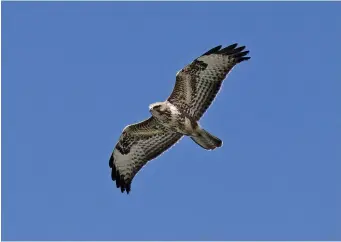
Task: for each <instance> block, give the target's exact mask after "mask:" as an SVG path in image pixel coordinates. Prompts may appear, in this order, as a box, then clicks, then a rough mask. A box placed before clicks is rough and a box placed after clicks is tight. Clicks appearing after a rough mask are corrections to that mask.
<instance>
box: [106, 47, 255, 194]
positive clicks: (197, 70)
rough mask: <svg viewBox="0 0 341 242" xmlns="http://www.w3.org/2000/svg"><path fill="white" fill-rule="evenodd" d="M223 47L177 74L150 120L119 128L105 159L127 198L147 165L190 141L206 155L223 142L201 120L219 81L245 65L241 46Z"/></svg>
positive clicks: (154, 109) (209, 52) (245, 54)
mask: <svg viewBox="0 0 341 242" xmlns="http://www.w3.org/2000/svg"><path fill="white" fill-rule="evenodd" d="M237 46H238V44H232V45H230V46H227V47H225V48H222V46H221V45H219V46H217V47H215V48H213V49H211V50H209V51H207V52H206V53H204V54H203V55H201V56H200V57H198V58H196V59H195V60H194V61H193V62H192V63H190V64H189V65H187V66H186V67H184V68H183V69H181V70H180V71H179V72H178V73H177V74H176V82H175V86H174V89H173V91H172V93H171V95H170V96H169V97H168V99H167V100H166V101H164V102H156V103H153V104H151V105H149V111H150V113H151V116H150V117H149V118H148V119H146V120H144V121H142V122H139V123H136V124H131V125H128V126H126V127H125V128H124V129H123V132H122V134H121V136H120V138H119V141H118V142H117V144H116V146H115V148H114V150H113V152H112V154H111V156H110V160H109V166H110V168H111V169H112V170H111V178H112V180H113V181H116V186H117V188H120V189H121V192H122V193H123V192H124V191H126V193H127V194H129V192H130V190H131V183H132V180H133V178H134V177H135V175H136V174H137V173H138V172H139V170H140V169H141V168H142V167H143V166H144V165H146V164H147V162H148V161H150V160H152V159H154V158H156V157H157V156H159V155H160V154H162V153H163V152H164V151H166V150H167V149H169V148H170V147H171V146H173V145H174V144H175V143H177V142H178V141H179V140H180V139H181V138H182V137H183V136H189V137H190V138H191V139H192V140H193V141H194V142H195V143H197V144H198V145H199V146H201V147H202V148H204V149H206V150H214V149H215V148H217V147H221V146H222V144H223V142H222V141H221V140H220V139H219V138H218V137H216V136H214V135H212V134H210V133H209V132H207V131H206V130H205V129H203V128H202V127H201V126H200V124H199V122H198V121H199V120H200V118H201V117H202V115H203V114H204V113H205V111H206V110H207V108H208V107H209V106H210V105H211V103H212V101H213V100H214V98H215V97H216V95H217V93H218V91H219V90H220V87H221V85H222V83H223V80H224V79H225V78H226V76H227V75H228V74H229V73H230V72H231V70H232V68H233V67H235V66H236V65H237V64H238V63H240V62H243V61H246V60H249V59H250V57H248V56H247V54H248V53H249V51H244V49H245V46H241V47H237Z"/></svg>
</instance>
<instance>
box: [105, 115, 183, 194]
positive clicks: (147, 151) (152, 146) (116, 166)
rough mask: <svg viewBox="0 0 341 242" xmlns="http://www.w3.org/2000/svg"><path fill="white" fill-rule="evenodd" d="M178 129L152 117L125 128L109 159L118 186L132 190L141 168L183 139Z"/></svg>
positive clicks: (112, 175) (124, 189) (113, 178)
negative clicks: (168, 126)
mask: <svg viewBox="0 0 341 242" xmlns="http://www.w3.org/2000/svg"><path fill="white" fill-rule="evenodd" d="M181 137H182V135H181V134H179V133H175V132H171V131H168V130H166V129H165V128H164V127H163V126H161V125H158V123H157V121H156V120H155V119H154V118H153V117H150V118H149V119H147V120H144V121H142V122H140V123H136V124H132V125H129V126H127V127H126V128H124V130H123V132H122V135H121V136H120V139H119V141H118V142H117V144H116V146H115V149H114V151H113V152H112V154H111V156H110V160H109V166H110V168H111V169H112V171H111V177H112V180H113V181H116V186H117V188H121V191H122V192H124V191H126V192H127V193H129V192H130V187H131V182H132V180H133V178H134V176H135V175H136V174H137V173H138V171H139V170H140V169H141V168H142V167H143V166H144V165H145V164H146V163H147V162H148V161H150V160H152V159H154V158H156V157H157V156H159V155H160V154H162V153H163V152H164V151H166V150H167V149H169V148H170V147H171V146H173V145H174V144H175V143H177V142H178V141H179V140H180V139H181Z"/></svg>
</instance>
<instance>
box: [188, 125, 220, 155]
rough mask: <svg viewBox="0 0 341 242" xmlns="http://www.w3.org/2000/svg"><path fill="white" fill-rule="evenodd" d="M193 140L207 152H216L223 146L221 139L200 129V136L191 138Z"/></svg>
mask: <svg viewBox="0 0 341 242" xmlns="http://www.w3.org/2000/svg"><path fill="white" fill-rule="evenodd" d="M191 139H192V140H193V141H194V142H195V143H197V144H198V145H200V146H201V147H202V148H204V149H206V150H214V149H215V148H217V147H220V146H222V144H223V142H222V141H221V140H220V139H219V138H217V137H215V136H214V135H212V134H210V133H209V132H207V131H206V130H204V129H200V130H199V131H198V135H197V136H191Z"/></svg>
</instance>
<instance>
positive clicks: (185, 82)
mask: <svg viewBox="0 0 341 242" xmlns="http://www.w3.org/2000/svg"><path fill="white" fill-rule="evenodd" d="M236 47H237V44H233V45H230V46H228V47H226V48H223V49H221V46H217V47H215V48H213V49H211V50H209V51H208V52H206V53H205V54H203V55H202V56H200V57H198V58H197V59H195V60H194V61H193V62H192V63H191V64H189V65H187V66H186V67H185V68H183V69H182V70H180V71H179V72H178V73H177V75H176V82H175V86H174V89H173V92H172V94H171V95H170V97H169V98H168V101H169V102H171V103H172V104H174V105H175V106H177V107H178V108H180V109H181V110H183V111H184V112H186V113H187V114H188V115H189V116H191V117H192V118H194V119H195V120H199V119H200V118H201V117H202V115H203V114H204V113H205V111H206V110H207V108H208V107H209V106H210V105H211V103H212V101H213V100H214V98H215V96H216V95H217V93H218V91H219V89H220V87H221V84H222V82H223V80H224V79H225V78H226V76H227V74H228V73H229V72H230V71H231V70H232V68H233V67H234V66H235V65H237V64H238V63H240V62H242V61H245V60H248V59H250V57H246V55H247V54H248V53H249V51H243V50H244V49H245V46H241V47H238V48H236Z"/></svg>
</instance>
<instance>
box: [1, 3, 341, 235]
mask: <svg viewBox="0 0 341 242" xmlns="http://www.w3.org/2000/svg"><path fill="white" fill-rule="evenodd" d="M340 10H341V5H340V3H322V2H321V3H283V2H282V3H270V2H269V3H243V2H239V3H238V2H226V3H179V2H178V3H114V2H110V3H109V2H106V3H95V2H92V3H90V2H87V3H65V2H60V3H42V2H40V3H39V2H35V3H19V2H17V3H8V2H6V3H2V118H3V119H2V218H1V219H2V235H3V237H2V239H3V240H141V239H143V240H205V239H207V240H275V239H277V240H279V239H281V240H291V239H295V240H315V239H316V240H333V239H339V240H340V239H341V229H340V228H341V189H340V184H341V176H340V171H341V149H340V148H341V108H340V104H341V95H340V91H341V69H340V56H341V47H340V44H341V31H340V23H341V15H340ZM234 42H238V43H240V44H242V45H246V46H247V48H248V49H249V50H250V56H251V57H252V58H251V60H250V61H249V62H244V63H242V64H240V65H239V66H237V67H236V68H235V69H234V70H233V72H232V73H231V75H230V76H229V78H228V79H227V81H226V82H225V83H224V85H223V89H222V91H221V92H220V93H219V95H218V97H217V99H216V101H215V102H214V103H213V106H211V108H210V109H209V110H208V112H207V113H206V115H205V116H204V118H203V119H202V120H201V124H202V125H203V126H204V127H205V128H206V129H207V130H208V131H210V132H212V133H213V134H215V135H217V136H218V137H220V138H221V139H222V140H223V141H224V145H223V147H222V148H220V149H217V150H215V151H212V152H207V151H205V150H203V149H202V148H200V147H199V146H197V145H196V144H194V143H193V142H192V141H191V140H190V139H188V138H185V139H183V140H182V141H181V142H180V143H179V144H177V145H176V146H175V147H173V148H172V149H171V150H170V151H169V152H166V153H165V154H164V155H163V156H161V157H159V158H158V159H156V160H153V161H152V162H151V163H149V164H148V165H147V166H146V167H145V169H143V170H142V171H141V172H140V173H139V174H138V175H137V176H136V177H135V179H134V181H133V184H132V191H131V194H130V195H128V196H127V195H126V194H121V192H120V191H119V190H118V189H116V187H115V184H114V183H113V182H112V181H111V178H110V169H109V167H108V159H109V156H110V153H111V151H112V149H113V147H114V145H115V144H116V142H117V139H118V138H119V136H120V134H121V131H122V129H123V128H124V127H125V126H126V125H128V124H131V123H134V122H138V121H141V120H143V119H145V118H147V117H149V111H148V105H149V104H150V103H153V102H155V101H163V100H165V99H166V98H167V97H168V95H169V94H170V92H171V90H172V88H173V85H174V81H175V74H176V72H177V71H178V70H180V69H181V68H182V67H184V66H185V65H186V64H188V63H189V62H191V61H192V60H193V59H194V58H196V57H197V56H199V55H201V54H202V53H204V52H205V51H207V50H208V49H210V48H212V47H214V46H216V45H219V44H223V45H229V44H232V43H234Z"/></svg>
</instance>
